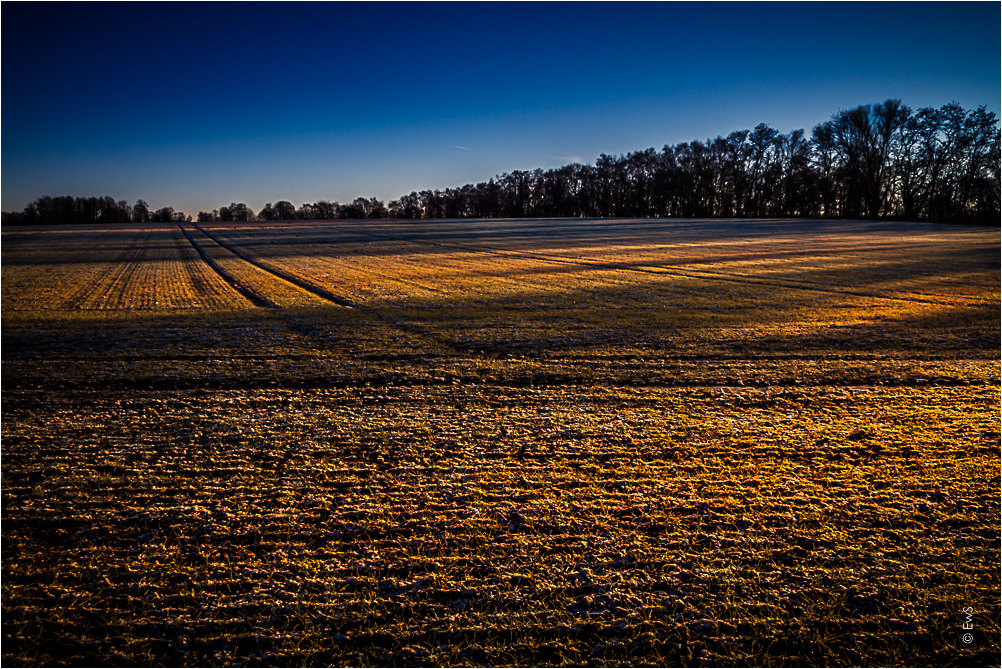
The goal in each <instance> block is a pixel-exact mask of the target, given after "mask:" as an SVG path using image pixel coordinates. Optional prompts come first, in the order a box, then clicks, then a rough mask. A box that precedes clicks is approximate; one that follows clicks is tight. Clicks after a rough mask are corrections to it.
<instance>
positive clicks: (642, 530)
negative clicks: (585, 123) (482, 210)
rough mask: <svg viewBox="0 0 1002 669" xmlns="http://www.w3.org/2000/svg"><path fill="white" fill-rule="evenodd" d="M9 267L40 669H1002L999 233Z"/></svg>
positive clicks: (108, 230) (221, 229) (7, 335)
mask: <svg viewBox="0 0 1002 669" xmlns="http://www.w3.org/2000/svg"><path fill="white" fill-rule="evenodd" d="M2 241H3V244H2V318H3V332H2V337H3V347H2V357H3V378H2V382H3V395H2V410H3V421H2V504H3V506H2V540H3V541H2V576H3V579H2V586H0V587H2V594H3V618H2V627H3V637H2V661H3V663H4V664H5V665H10V666H21V665H31V666H38V665H67V664H71V665H88V666H117V665H128V666H136V665H172V666H194V665H198V666H203V665H244V666H255V665H289V664H293V665H324V664H335V665H347V666H372V665H376V666H423V665H494V666H496V665H519V666H525V665H577V666H600V665H614V666H628V665H654V666H678V665H685V666H695V665H700V666H725V665H740V666H744V665H751V666H759V665H762V666H779V665H799V666H822V665H844V666H860V665H865V666H927V665H933V666H998V665H999V660H998V658H999V652H1000V647H999V635H1000V608H999V595H1000V582H999V562H1000V550H999V549H1000V528H999V518H1000V504H999V489H1000V440H999V435H1000V433H999V430H1000V424H999V409H1000V397H999V391H1000V348H1002V335H1000V332H1002V330H1000V320H999V314H1000V282H1002V277H1000V264H999V257H1000V250H1002V245H1000V235H999V232H998V230H997V229H994V230H993V229H985V228H971V227H963V226H938V225H932V224H908V223H883V222H879V223H878V222H844V221H840V222H832V221H776V220H771V221H705V220H704V221H692V220H681V221H680V220H554V221H549V220H547V221H541V220H520V221H511V220H490V221H413V222H399V221H397V222H394V221H375V222H332V223H315V222H301V223H297V222H292V223H268V222H254V223H212V224H197V225H196V224H181V225H180V226H178V225H165V224H153V225H146V226H106V227H86V228H85V227H79V228H4V229H3V237H2ZM965 635H969V636H966V637H965Z"/></svg>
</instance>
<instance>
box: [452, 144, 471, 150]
mask: <svg viewBox="0 0 1002 669" xmlns="http://www.w3.org/2000/svg"><path fill="white" fill-rule="evenodd" d="M453 146H455V147H456V148H457V149H462V150H463V151H469V149H468V148H466V147H465V146H460V145H459V144H453Z"/></svg>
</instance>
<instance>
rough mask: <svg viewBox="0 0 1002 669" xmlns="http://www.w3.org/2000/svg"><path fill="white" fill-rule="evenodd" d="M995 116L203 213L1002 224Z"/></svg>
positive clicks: (75, 202)
mask: <svg viewBox="0 0 1002 669" xmlns="http://www.w3.org/2000/svg"><path fill="white" fill-rule="evenodd" d="M999 144H1000V134H999V124H998V119H997V118H996V116H995V114H994V113H993V112H989V111H987V110H986V108H985V107H984V106H980V107H978V108H977V109H974V110H964V109H963V108H962V107H961V106H960V105H959V104H957V103H955V102H951V103H949V104H946V105H943V106H942V107H940V108H939V109H936V108H933V107H923V108H921V109H918V110H916V111H912V110H911V109H910V108H909V107H907V106H906V105H904V104H902V103H901V101H900V100H887V101H885V102H882V103H878V104H868V105H861V106H859V107H856V108H854V109H849V110H845V111H839V112H838V113H836V114H834V115H833V116H832V117H831V119H829V120H827V121H825V122H823V123H820V124H818V125H816V126H815V127H814V128H813V130H812V132H811V135H810V137H808V136H807V135H806V134H805V133H804V131H803V130H802V129H800V130H793V131H791V132H789V133H787V134H782V133H780V132H779V131H778V130H776V129H774V128H771V127H770V126H768V125H767V124H765V123H761V124H759V125H757V126H755V128H754V129H752V130H737V131H735V132H732V133H730V134H729V135H727V136H726V137H722V136H718V137H716V138H715V139H708V140H706V141H705V142H700V141H698V140H696V141H692V142H687V143H686V142H683V143H680V144H676V145H674V146H669V145H665V146H664V147H663V148H662V149H661V150H656V149H654V148H649V149H645V150H643V151H635V152H632V153H627V154H626V155H620V156H610V155H606V154H602V155H601V156H599V158H598V160H596V161H595V164H594V165H582V164H579V163H573V164H570V165H564V166H562V167H558V168H554V169H549V170H543V169H535V170H532V171H521V170H515V171H513V172H506V173H504V174H502V175H500V176H497V177H495V178H493V179H490V180H488V181H486V182H482V183H478V184H475V185H474V184H466V185H465V186H461V187H458V188H447V189H445V190H444V191H443V190H437V189H436V190H424V191H421V192H416V191H415V192H411V193H410V194H409V195H404V196H402V197H400V198H399V199H397V200H393V201H391V202H390V203H389V205H385V204H384V203H383V202H382V201H380V200H378V199H376V198H374V197H373V198H369V199H366V198H357V199H355V200H354V201H352V202H350V203H346V204H341V203H338V202H336V201H335V202H330V201H327V200H320V201H318V202H314V203H312V204H302V205H300V206H299V207H296V206H295V205H293V204H292V203H291V202H289V201H287V200H281V201H278V202H276V203H274V204H272V203H268V204H266V205H265V207H264V208H263V209H262V210H261V211H260V212H257V213H255V212H254V211H253V210H252V209H251V208H250V207H248V206H247V205H246V204H244V203H236V202H234V203H231V204H230V205H229V206H224V207H220V208H219V209H218V210H216V209H214V210H212V211H209V212H205V211H200V212H198V215H197V220H199V221H203V222H210V221H251V220H269V221H273V220H331V219H379V218H393V219H419V218H498V217H502V218H523V217H532V218H547V217H666V216H677V217H712V218H730V217H775V216H783V217H786V216H800V217H829V218H888V217H896V218H903V219H908V220H930V221H947V222H972V223H988V224H998V223H999V207H1000V189H999V182H1000V155H999ZM3 220H4V223H23V224H45V223H81V222H92V221H104V222H125V221H132V222H152V221H176V220H191V217H190V216H189V217H185V215H184V213H183V212H175V211H174V210H173V209H171V208H170V207H164V208H162V209H158V210H156V211H151V210H150V208H149V206H148V205H147V204H146V203H145V202H144V201H142V200H139V201H138V202H136V204H135V205H132V206H131V207H130V206H129V205H128V204H127V203H125V202H124V201H118V202H116V201H114V200H113V199H112V198H110V197H105V198H71V197H61V198H51V197H48V196H46V197H41V198H38V199H37V200H35V201H34V202H32V203H31V204H29V205H28V206H27V207H25V209H24V211H23V212H15V213H6V212H5V213H4V214H3Z"/></svg>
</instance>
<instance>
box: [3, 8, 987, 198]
mask: <svg viewBox="0 0 1002 669" xmlns="http://www.w3.org/2000/svg"><path fill="white" fill-rule="evenodd" d="M0 12H2V21H0V25H2V41H0V46H2V78H0V81H2V93H3V97H2V99H3V104H2V110H0V112H2V124H3V142H2V144H0V158H2V163H0V177H2V178H0V183H2V186H0V190H2V208H3V210H4V211H18V210H20V209H22V208H23V207H24V206H25V205H26V204H27V203H28V202H29V201H31V200H33V199H34V198H36V197H38V196H40V195H53V196H55V195H74V196H91V195H101V196H103V195H111V196H112V197H114V198H115V199H126V200H128V201H129V202H130V203H131V202H135V200H136V199H138V198H143V199H145V200H146V201H147V202H148V203H149V204H150V205H151V206H152V207H155V208H158V207H163V206H173V207H174V208H175V209H176V210H182V211H185V212H186V213H190V214H195V213H196V212H197V211H198V210H211V209H214V208H218V207H220V206H222V205H226V204H229V203H230V202H246V203H247V204H248V205H250V206H251V207H252V208H253V209H254V210H255V211H258V210H259V209H260V208H261V207H262V206H263V205H264V203H265V202H276V201H278V200H290V201H292V202H293V203H295V204H296V205H299V204H302V203H304V202H314V201H316V200H320V199H327V200H338V201H341V202H347V201H351V200H353V199H354V198H356V197H359V196H364V197H371V196H376V197H378V198H380V199H382V200H384V201H386V202H388V201H389V200H392V199H395V198H397V197H399V196H400V195H402V194H404V193H409V192H411V191H414V190H417V191H420V190H423V189H435V188H440V189H444V188H447V187H455V186H461V185H463V184H466V183H476V182H480V181H486V180H487V179H489V178H491V177H493V176H495V175H498V174H501V173H503V172H508V171H511V170H516V169H534V168H536V167H542V168H551V167H557V166H559V165H564V164H567V163H570V162H583V163H591V162H594V160H595V159H596V158H597V157H598V156H599V154H601V153H608V154H619V153H626V152H629V151H635V150H641V149H645V148H648V147H656V148H660V147H662V146H664V145H665V144H676V143H678V142H683V141H691V140H693V139H698V140H706V139H707V138H712V137H716V136H717V135H727V134H728V133H730V132H731V131H733V130H738V129H743V128H752V127H754V126H755V125H756V124H758V123H761V122H765V123H768V124H769V125H771V126H773V127H774V128H777V129H778V130H780V131H782V132H788V131H790V130H792V129H795V128H804V129H805V131H806V132H807V133H808V134H809V133H810V130H811V128H812V127H813V126H814V125H816V124H818V123H820V122H822V121H824V120H826V119H828V118H830V117H831V115H832V114H834V113H835V112H837V111H838V110H839V109H847V108H851V107H855V106H857V105H860V104H866V103H873V102H881V101H883V100H885V99H888V98H900V99H901V100H902V101H903V102H904V103H905V104H907V105H909V106H910V107H912V108H913V109H915V108H919V107H925V106H935V107H939V106H941V105H943V104H946V103H948V102H950V101H954V100H955V101H957V102H959V103H960V104H961V105H962V106H963V107H964V108H966V109H973V108H975V107H977V106H979V105H986V106H987V108H988V110H989V111H992V112H994V113H996V115H998V113H999V105H1000V97H1002V92H1000V78H1002V72H1000V70H1002V68H1000V64H999V63H1000V54H1002V38H1000V30H999V26H1000V23H1002V4H1000V3H998V2H973V3H969V2H942V3H940V2H917V3H912V2H900V3H898V2H893V3H870V2H853V3H724V4H717V3H636V4H635V3H611V4H607V3H581V4H579V3H538V4H537V3H516V4H502V3H498V4H495V3H474V4H465V3H415V4H397V3H387V4H382V3H306V4H299V3H278V4H272V3H241V2H234V3H179V4H172V3H66V4H64V3H48V2H42V3H25V2H5V3H3V4H2V5H0Z"/></svg>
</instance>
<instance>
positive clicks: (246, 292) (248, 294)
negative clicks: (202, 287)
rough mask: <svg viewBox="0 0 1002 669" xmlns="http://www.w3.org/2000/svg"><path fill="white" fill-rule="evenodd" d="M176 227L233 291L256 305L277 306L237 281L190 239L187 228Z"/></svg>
mask: <svg viewBox="0 0 1002 669" xmlns="http://www.w3.org/2000/svg"><path fill="white" fill-rule="evenodd" d="M177 227H178V228H179V229H180V230H181V232H182V234H184V236H185V238H186V239H187V240H188V241H189V242H190V243H191V245H192V246H193V247H195V250H196V251H198V255H200V256H202V260H204V261H205V262H206V263H207V264H208V265H209V267H211V268H212V269H213V270H214V271H215V272H216V274H218V275H219V276H220V277H222V279H223V281H225V282H226V284H227V285H228V286H231V287H232V288H233V289H234V290H235V291H237V292H238V293H240V294H241V295H243V296H244V297H245V298H247V299H248V300H250V301H251V303H252V304H253V305H254V306H256V307H265V308H274V307H276V306H277V305H276V304H275V303H274V302H272V301H271V300H269V299H267V298H265V297H264V296H263V295H260V294H259V293H258V292H257V291H256V290H253V289H252V288H249V287H247V286H244V285H243V284H241V283H240V282H239V281H237V279H236V277H234V276H233V275H232V274H230V273H229V272H227V271H226V270H225V269H223V268H222V267H220V266H219V265H218V264H217V263H216V261H215V260H213V259H212V258H210V257H209V254H207V253H206V252H205V251H204V250H203V249H202V247H201V246H199V245H198V242H196V241H195V240H194V239H192V237H191V235H189V234H188V231H187V230H185V229H184V228H183V227H182V226H181V225H178V226H177ZM196 227H197V226H196Z"/></svg>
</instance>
